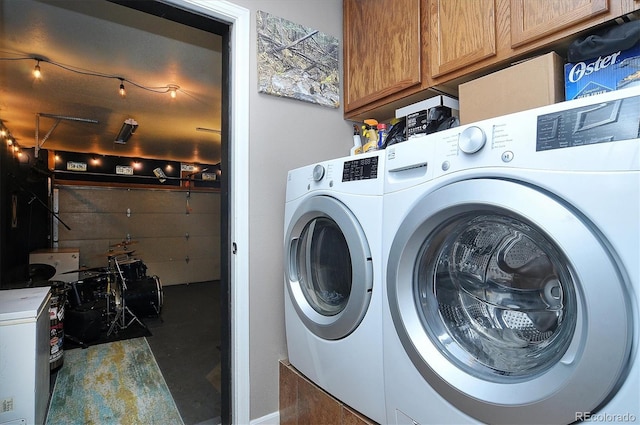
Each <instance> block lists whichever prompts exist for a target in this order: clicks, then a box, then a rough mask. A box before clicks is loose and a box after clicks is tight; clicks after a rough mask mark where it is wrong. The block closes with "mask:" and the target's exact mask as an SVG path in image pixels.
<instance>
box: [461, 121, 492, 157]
mask: <svg viewBox="0 0 640 425" xmlns="http://www.w3.org/2000/svg"><path fill="white" fill-rule="evenodd" d="M486 141H487V136H485V134H484V131H482V129H481V128H480V127H476V126H473V125H472V126H471V127H467V128H465V129H464V130H462V133H460V137H459V138H458V146H459V147H460V150H461V151H462V152H464V153H468V154H472V153H476V152H478V151H479V150H480V149H482V147H483V146H484V144H485V143H486Z"/></svg>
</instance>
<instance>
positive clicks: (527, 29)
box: [511, 0, 610, 47]
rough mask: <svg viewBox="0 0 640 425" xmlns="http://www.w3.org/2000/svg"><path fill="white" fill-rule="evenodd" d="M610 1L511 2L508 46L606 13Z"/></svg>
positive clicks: (534, 38)
mask: <svg viewBox="0 0 640 425" xmlns="http://www.w3.org/2000/svg"><path fill="white" fill-rule="evenodd" d="M609 8H610V5H609V0H511V47H517V46H519V45H521V44H524V43H528V42H530V41H533V40H537V39H539V38H542V37H544V36H546V35H549V34H552V33H554V32H557V31H560V30H563V29H566V28H569V27H571V26H573V25H576V24H578V23H580V22H584V21H588V20H589V19H591V18H593V17H595V16H597V15H600V14H603V13H606V12H608V11H609Z"/></svg>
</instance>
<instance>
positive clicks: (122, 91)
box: [119, 78, 127, 97]
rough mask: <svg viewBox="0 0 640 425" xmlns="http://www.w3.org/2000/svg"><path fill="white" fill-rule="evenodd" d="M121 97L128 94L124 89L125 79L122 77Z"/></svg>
mask: <svg viewBox="0 0 640 425" xmlns="http://www.w3.org/2000/svg"><path fill="white" fill-rule="evenodd" d="M119 93H120V97H125V96H127V92H126V91H125V90H124V80H123V79H122V78H120V90H119Z"/></svg>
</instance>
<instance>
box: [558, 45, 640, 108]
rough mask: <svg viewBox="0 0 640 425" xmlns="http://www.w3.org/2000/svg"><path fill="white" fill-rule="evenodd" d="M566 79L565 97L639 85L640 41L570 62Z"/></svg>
mask: <svg viewBox="0 0 640 425" xmlns="http://www.w3.org/2000/svg"><path fill="white" fill-rule="evenodd" d="M564 82H565V84H564V87H565V98H566V100H571V99H576V98H579V97H587V96H593V95H596V94H600V93H604V92H609V91H613V90H617V89H621V88H624V87H626V86H628V85H630V84H640V43H639V44H636V45H635V46H634V47H632V48H630V49H627V50H619V51H616V52H612V53H610V54H608V55H602V56H598V57H597V58H593V59H589V60H586V61H582V62H576V63H567V64H566V65H565V66H564Z"/></svg>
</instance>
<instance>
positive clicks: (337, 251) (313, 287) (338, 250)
mask: <svg viewBox="0 0 640 425" xmlns="http://www.w3.org/2000/svg"><path fill="white" fill-rule="evenodd" d="M285 274H286V286H287V290H288V291H289V295H290V297H291V299H292V301H293V305H294V306H295V309H296V312H297V314H298V316H299V317H300V319H301V320H302V321H303V322H304V324H305V326H306V327H307V328H308V329H309V330H311V331H312V332H313V333H314V334H316V335H317V336H318V337H320V338H323V339H331V340H334V339H340V338H344V337H345V336H347V335H349V334H350V333H351V332H353V330H354V329H355V328H356V327H357V326H358V325H359V324H360V322H361V321H362V318H363V317H364V315H365V314H366V311H367V308H368V306H369V301H370V299H371V290H372V287H373V267H372V264H371V251H370V249H369V244H368V242H367V238H366V236H365V233H364V231H363V230H362V227H361V226H360V223H359V222H358V220H357V219H356V217H355V216H354V215H353V213H352V212H351V211H350V210H349V208H347V207H346V206H345V205H344V204H342V203H341V202H340V201H338V200H336V199H334V198H332V197H329V196H316V197H312V198H309V199H308V200H307V201H306V202H303V203H302V204H301V205H300V206H299V207H298V209H297V210H296V211H295V212H294V214H293V216H292V218H291V220H290V224H289V227H288V229H287V230H286V234H285Z"/></svg>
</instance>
